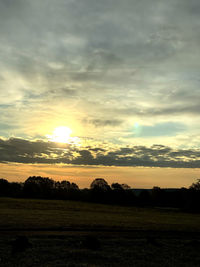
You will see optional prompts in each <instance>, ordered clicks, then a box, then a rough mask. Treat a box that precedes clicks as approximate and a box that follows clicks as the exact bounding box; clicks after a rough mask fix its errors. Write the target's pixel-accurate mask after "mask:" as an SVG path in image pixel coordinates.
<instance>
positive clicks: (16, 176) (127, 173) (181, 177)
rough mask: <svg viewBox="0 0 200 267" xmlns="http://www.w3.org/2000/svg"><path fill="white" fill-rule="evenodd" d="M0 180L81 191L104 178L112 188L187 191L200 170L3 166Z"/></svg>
mask: <svg viewBox="0 0 200 267" xmlns="http://www.w3.org/2000/svg"><path fill="white" fill-rule="evenodd" d="M0 168H1V178H4V179H7V180H8V181H15V182H16V181H17V182H23V181H25V180H26V179H27V178H28V177H29V176H33V175H35V176H39V175H40V176H43V177H49V178H52V179H54V180H69V181H70V182H75V183H76V184H77V185H78V186H79V187H80V188H85V187H89V185H90V184H91V182H92V181H93V180H94V179H95V178H99V177H101V178H104V179H105V180H106V181H107V182H108V183H109V184H111V183H113V182H118V183H127V184H128V185H130V186H131V187H132V188H152V187H153V186H160V187H162V188H166V187H167V188H178V187H188V186H190V185H191V184H192V183H193V182H195V181H196V179H197V178H198V177H199V173H200V170H199V169H192V168H187V169H186V168H185V169H183V168H149V167H146V168H145V167H104V166H98V167H96V166H66V165H62V164H57V165H50V164H19V163H8V164H4V163H2V164H0Z"/></svg>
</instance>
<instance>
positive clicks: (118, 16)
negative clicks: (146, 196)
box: [0, 0, 200, 187]
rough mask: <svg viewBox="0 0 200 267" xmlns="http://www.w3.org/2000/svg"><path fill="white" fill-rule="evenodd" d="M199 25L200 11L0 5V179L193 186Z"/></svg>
mask: <svg viewBox="0 0 200 267" xmlns="http://www.w3.org/2000/svg"><path fill="white" fill-rule="evenodd" d="M199 15H200V2H199V1H198V0H190V1H188V0H168V1H163V0H140V1H137V0H124V1H119V0H101V1H94V0H82V1H78V0H43V1H39V0H34V1H31V0H0V25H1V26H0V151H1V153H0V162H1V170H2V171H1V173H0V175H1V176H4V177H5V178H8V179H15V180H16V179H20V177H21V178H25V175H29V174H30V175H31V174H34V175H37V174H38V175H41V174H42V175H46V176H51V177H60V176H65V177H69V178H70V177H71V178H74V177H75V176H76V177H77V176H79V177H80V181H79V180H78V177H77V180H76V182H77V183H79V184H81V183H82V184H84V185H86V184H87V183H89V182H90V180H89V177H90V178H91V177H94V176H95V175H98V176H100V177H104V178H107V176H109V177H112V179H114V178H115V181H122V180H123V182H127V181H128V182H129V184H131V185H135V184H136V185H137V186H144V187H145V185H146V186H147V187H148V186H149V187H151V186H153V185H155V183H156V185H164V186H188V185H190V184H191V183H192V182H193V180H194V179H196V178H198V175H199V174H198V173H199V171H198V168H199V167H200V148H199V147H200V124H199V121H200V89H199V85H200V75H199V70H200V50H199V47H200V17H199ZM59 127H63V128H59ZM64 127H68V128H65V129H68V130H69V129H70V134H68V137H67V136H66V138H67V140H66V142H64V143H63V142H58V141H63V140H61V139H60V140H59V139H58V138H57V139H55V138H53V137H55V136H54V135H55V131H56V129H64ZM60 134H62V137H65V136H64V133H60ZM25 169H26V171H24V170H25ZM20 170H21V176H20ZM28 170H29V171H28ZM34 170H35V171H34ZM72 170H73V174H72ZM171 172H172V173H171ZM14 173H15V174H14ZM161 173H162V174H161ZM83 176H84V178H83ZM81 177H82V178H81ZM109 177H108V179H109ZM122 177H123V178H122ZM130 177H132V178H130ZM139 177H140V178H139ZM171 177H173V180H172V178H171ZM81 179H83V180H84V182H82V180H81ZM108 179H107V180H108ZM173 181H176V182H173Z"/></svg>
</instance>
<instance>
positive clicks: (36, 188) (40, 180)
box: [23, 176, 55, 198]
mask: <svg viewBox="0 0 200 267" xmlns="http://www.w3.org/2000/svg"><path fill="white" fill-rule="evenodd" d="M54 189H55V181H54V180H52V179H50V178H48V177H41V176H31V177H29V178H28V179H27V180H26V181H25V183H24V188H23V193H24V195H25V196H26V197H36V198H51V197H52V196H53V194H54Z"/></svg>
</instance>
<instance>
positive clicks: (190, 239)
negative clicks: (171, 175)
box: [0, 198, 200, 267]
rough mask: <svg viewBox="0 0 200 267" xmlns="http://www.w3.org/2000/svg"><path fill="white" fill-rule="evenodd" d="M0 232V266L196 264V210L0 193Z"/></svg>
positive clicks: (199, 227)
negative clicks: (21, 238) (19, 240)
mask: <svg viewBox="0 0 200 267" xmlns="http://www.w3.org/2000/svg"><path fill="white" fill-rule="evenodd" d="M0 234H1V236H0V266H52V267H53V266H119V265H121V266H161V265H162V266H200V255H199V250H200V241H199V240H200V239H199V238H200V215H199V214H187V213H181V212H179V211H177V210H169V209H147V208H136V207H119V206H109V205H100V204H92V203H91V204H90V203H81V202H73V201H56V200H55V201H54V200H24V199H8V198H0ZM18 235H25V236H27V237H28V238H29V240H30V242H31V244H32V247H31V248H29V249H27V250H26V251H24V252H20V253H17V254H15V255H11V242H12V240H14V239H15V238H16V236H18ZM91 235H92V236H93V237H95V238H96V239H97V240H98V241H99V242H100V247H99V248H98V249H96V250H93V249H91V248H88V247H87V246H85V245H84V240H85V238H86V236H91Z"/></svg>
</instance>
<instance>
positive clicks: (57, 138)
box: [51, 126, 72, 143]
mask: <svg viewBox="0 0 200 267" xmlns="http://www.w3.org/2000/svg"><path fill="white" fill-rule="evenodd" d="M71 133H72V130H71V129H70V128H69V127H66V126H59V127H56V128H55V129H54V131H53V135H52V136H51V141H53V142H58V143H69V142H70V135H71Z"/></svg>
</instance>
